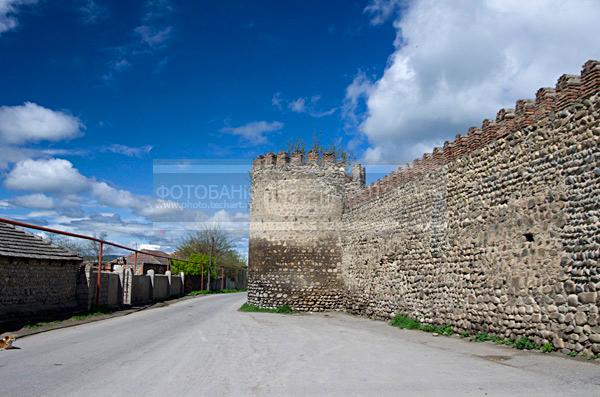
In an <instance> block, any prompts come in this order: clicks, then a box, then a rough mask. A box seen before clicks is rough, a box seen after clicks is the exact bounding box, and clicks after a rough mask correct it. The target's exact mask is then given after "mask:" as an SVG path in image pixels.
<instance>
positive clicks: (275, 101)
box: [271, 92, 282, 109]
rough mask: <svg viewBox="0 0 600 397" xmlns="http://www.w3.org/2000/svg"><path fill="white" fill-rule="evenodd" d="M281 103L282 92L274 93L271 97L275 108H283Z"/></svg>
mask: <svg viewBox="0 0 600 397" xmlns="http://www.w3.org/2000/svg"><path fill="white" fill-rule="evenodd" d="M281 104H282V99H281V92H276V93H274V94H273V97H272V98H271V105H273V107H274V108H277V109H281Z"/></svg>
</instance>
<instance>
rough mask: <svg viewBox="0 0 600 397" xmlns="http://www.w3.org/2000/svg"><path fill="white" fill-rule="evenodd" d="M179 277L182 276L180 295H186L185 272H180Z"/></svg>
mask: <svg viewBox="0 0 600 397" xmlns="http://www.w3.org/2000/svg"><path fill="white" fill-rule="evenodd" d="M179 277H181V290H180V291H179V295H182V296H183V295H185V273H184V272H179Z"/></svg>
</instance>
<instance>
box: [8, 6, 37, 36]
mask: <svg viewBox="0 0 600 397" xmlns="http://www.w3.org/2000/svg"><path fill="white" fill-rule="evenodd" d="M35 3H37V0H0V34H2V33H4V32H6V31H9V30H11V29H14V28H16V27H17V26H18V24H19V22H18V20H17V14H18V12H19V8H20V7H21V6H24V5H29V4H35Z"/></svg>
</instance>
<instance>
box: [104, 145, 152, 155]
mask: <svg viewBox="0 0 600 397" xmlns="http://www.w3.org/2000/svg"><path fill="white" fill-rule="evenodd" d="M152 149H153V146H152V145H144V146H137V147H132V146H126V145H120V144H112V145H110V146H106V147H104V149H103V150H105V151H107V152H111V153H116V154H122V155H125V156H128V157H143V156H145V155H147V154H149V153H150V152H151V151H152Z"/></svg>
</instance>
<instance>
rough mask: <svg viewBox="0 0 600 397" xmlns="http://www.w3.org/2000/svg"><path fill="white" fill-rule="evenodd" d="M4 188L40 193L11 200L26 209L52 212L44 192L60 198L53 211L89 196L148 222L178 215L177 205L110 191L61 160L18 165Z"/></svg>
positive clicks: (27, 162) (113, 190) (26, 161)
mask: <svg viewBox="0 0 600 397" xmlns="http://www.w3.org/2000/svg"><path fill="white" fill-rule="evenodd" d="M4 185H5V186H6V188H8V189H12V190H26V191H30V192H36V193H40V194H32V195H29V196H21V197H18V198H17V199H15V202H16V203H17V204H19V205H23V206H25V207H29V208H42V209H44V208H53V206H54V201H52V202H50V200H48V199H50V197H48V196H45V195H44V194H41V193H44V192H46V193H53V194H55V195H57V196H58V197H59V198H60V202H59V205H58V206H57V207H61V208H74V207H79V206H80V205H81V201H82V200H81V198H80V196H77V195H75V194H74V193H78V194H82V193H89V194H90V195H91V196H92V197H93V198H94V199H96V200H97V201H98V203H99V204H101V205H105V206H108V207H115V208H126V209H130V210H132V211H133V212H135V213H136V214H138V215H141V216H144V217H148V218H156V217H164V216H168V215H172V214H176V213H178V212H179V211H181V207H180V206H179V205H178V204H177V203H174V202H171V201H166V200H156V199H153V198H151V197H147V196H140V195H136V194H133V193H131V192H129V191H127V190H122V189H118V188H115V187H112V186H110V185H109V184H108V183H106V182H98V181H96V180H94V179H91V178H87V177H85V176H83V175H81V174H80V173H79V171H78V170H77V169H76V168H75V167H73V164H71V162H70V161H68V160H64V159H48V160H31V159H28V160H23V161H20V162H18V163H17V164H16V165H15V166H14V168H13V169H12V170H11V171H10V172H9V173H8V174H7V176H6V179H5V181H4Z"/></svg>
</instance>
